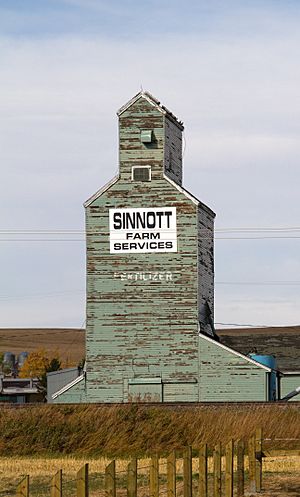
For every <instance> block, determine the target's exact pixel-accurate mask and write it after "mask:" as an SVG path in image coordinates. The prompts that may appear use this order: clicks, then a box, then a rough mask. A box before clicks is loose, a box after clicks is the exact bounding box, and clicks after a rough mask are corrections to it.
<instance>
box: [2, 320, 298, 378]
mask: <svg viewBox="0 0 300 497" xmlns="http://www.w3.org/2000/svg"><path fill="white" fill-rule="evenodd" d="M217 334H218V335H219V337H220V341H221V343H224V345H227V346H228V347H232V348H233V349H235V350H237V351H239V352H242V353H243V354H248V353H249V352H251V351H253V349H254V348H256V350H257V353H259V354H273V355H275V356H276V359H277V363H278V368H279V369H281V370H282V371H293V370H300V326H286V327H273V328H236V329H226V330H217ZM41 347H43V348H45V349H46V350H47V351H51V352H52V351H57V352H58V353H59V354H60V357H61V359H62V360H63V361H68V362H69V363H71V364H72V363H73V364H77V363H78V362H79V361H80V360H81V359H82V358H83V357H84V355H85V330H80V329H77V328H2V329H1V328H0V352H13V353H14V354H18V353H20V352H22V351H27V352H31V351H32V350H35V349H37V348H41Z"/></svg>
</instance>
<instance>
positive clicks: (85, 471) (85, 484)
mask: <svg viewBox="0 0 300 497" xmlns="http://www.w3.org/2000/svg"><path fill="white" fill-rule="evenodd" d="M76 480H77V497H88V495H89V465H88V463H86V464H85V465H84V466H82V468H80V470H79V471H77V478H76Z"/></svg>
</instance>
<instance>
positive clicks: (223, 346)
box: [199, 333, 272, 373]
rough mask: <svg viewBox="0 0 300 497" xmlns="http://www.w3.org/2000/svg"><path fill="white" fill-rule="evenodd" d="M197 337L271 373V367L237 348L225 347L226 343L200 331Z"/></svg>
mask: <svg viewBox="0 0 300 497" xmlns="http://www.w3.org/2000/svg"><path fill="white" fill-rule="evenodd" d="M199 337H200V338H202V339H203V340H206V341H208V342H210V343H211V344H213V345H215V346H216V347H220V348H221V349H223V350H226V351H227V352H229V353H231V354H233V355H236V356H238V357H240V358H241V359H244V360H245V361H247V362H249V363H251V364H253V365H254V366H257V367H259V368H261V369H264V370H265V371H267V372H268V373H271V371H272V369H271V368H269V367H268V366H265V365H264V364H262V363H261V362H258V361H255V360H254V359H252V358H251V357H249V356H247V355H245V354H242V353H241V352H238V351H237V350H234V349H232V348H230V347H227V345H224V344H223V343H221V342H218V341H217V340H214V339H213V338H210V337H208V336H207V335H203V334H202V333H200V335H199Z"/></svg>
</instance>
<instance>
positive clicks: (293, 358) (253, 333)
mask: <svg viewBox="0 0 300 497" xmlns="http://www.w3.org/2000/svg"><path fill="white" fill-rule="evenodd" d="M217 334H218V336H219V337H220V341H221V343H224V345H227V346H228V347H231V348H233V349H235V350H237V351H239V352H242V353H243V354H248V353H249V352H253V350H254V348H255V349H256V350H257V353H258V354H263V355H264V354H272V355H274V356H275V357H276V359H277V366H278V369H280V370H281V371H295V370H298V371H300V326H286V327H273V328H271V327H270V328H269V327H268V328H236V329H226V330H217Z"/></svg>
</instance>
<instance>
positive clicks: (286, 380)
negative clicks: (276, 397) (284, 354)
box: [280, 372, 300, 402]
mask: <svg viewBox="0 0 300 497" xmlns="http://www.w3.org/2000/svg"><path fill="white" fill-rule="evenodd" d="M297 387H300V372H299V374H297V375H287V376H283V377H282V378H281V380H280V388H281V398H283V397H284V396H285V395H287V394H288V393H290V392H292V391H293V390H295V388H297ZM293 401H300V394H299V395H296V397H293V398H292V399H291V400H289V402H293Z"/></svg>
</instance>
